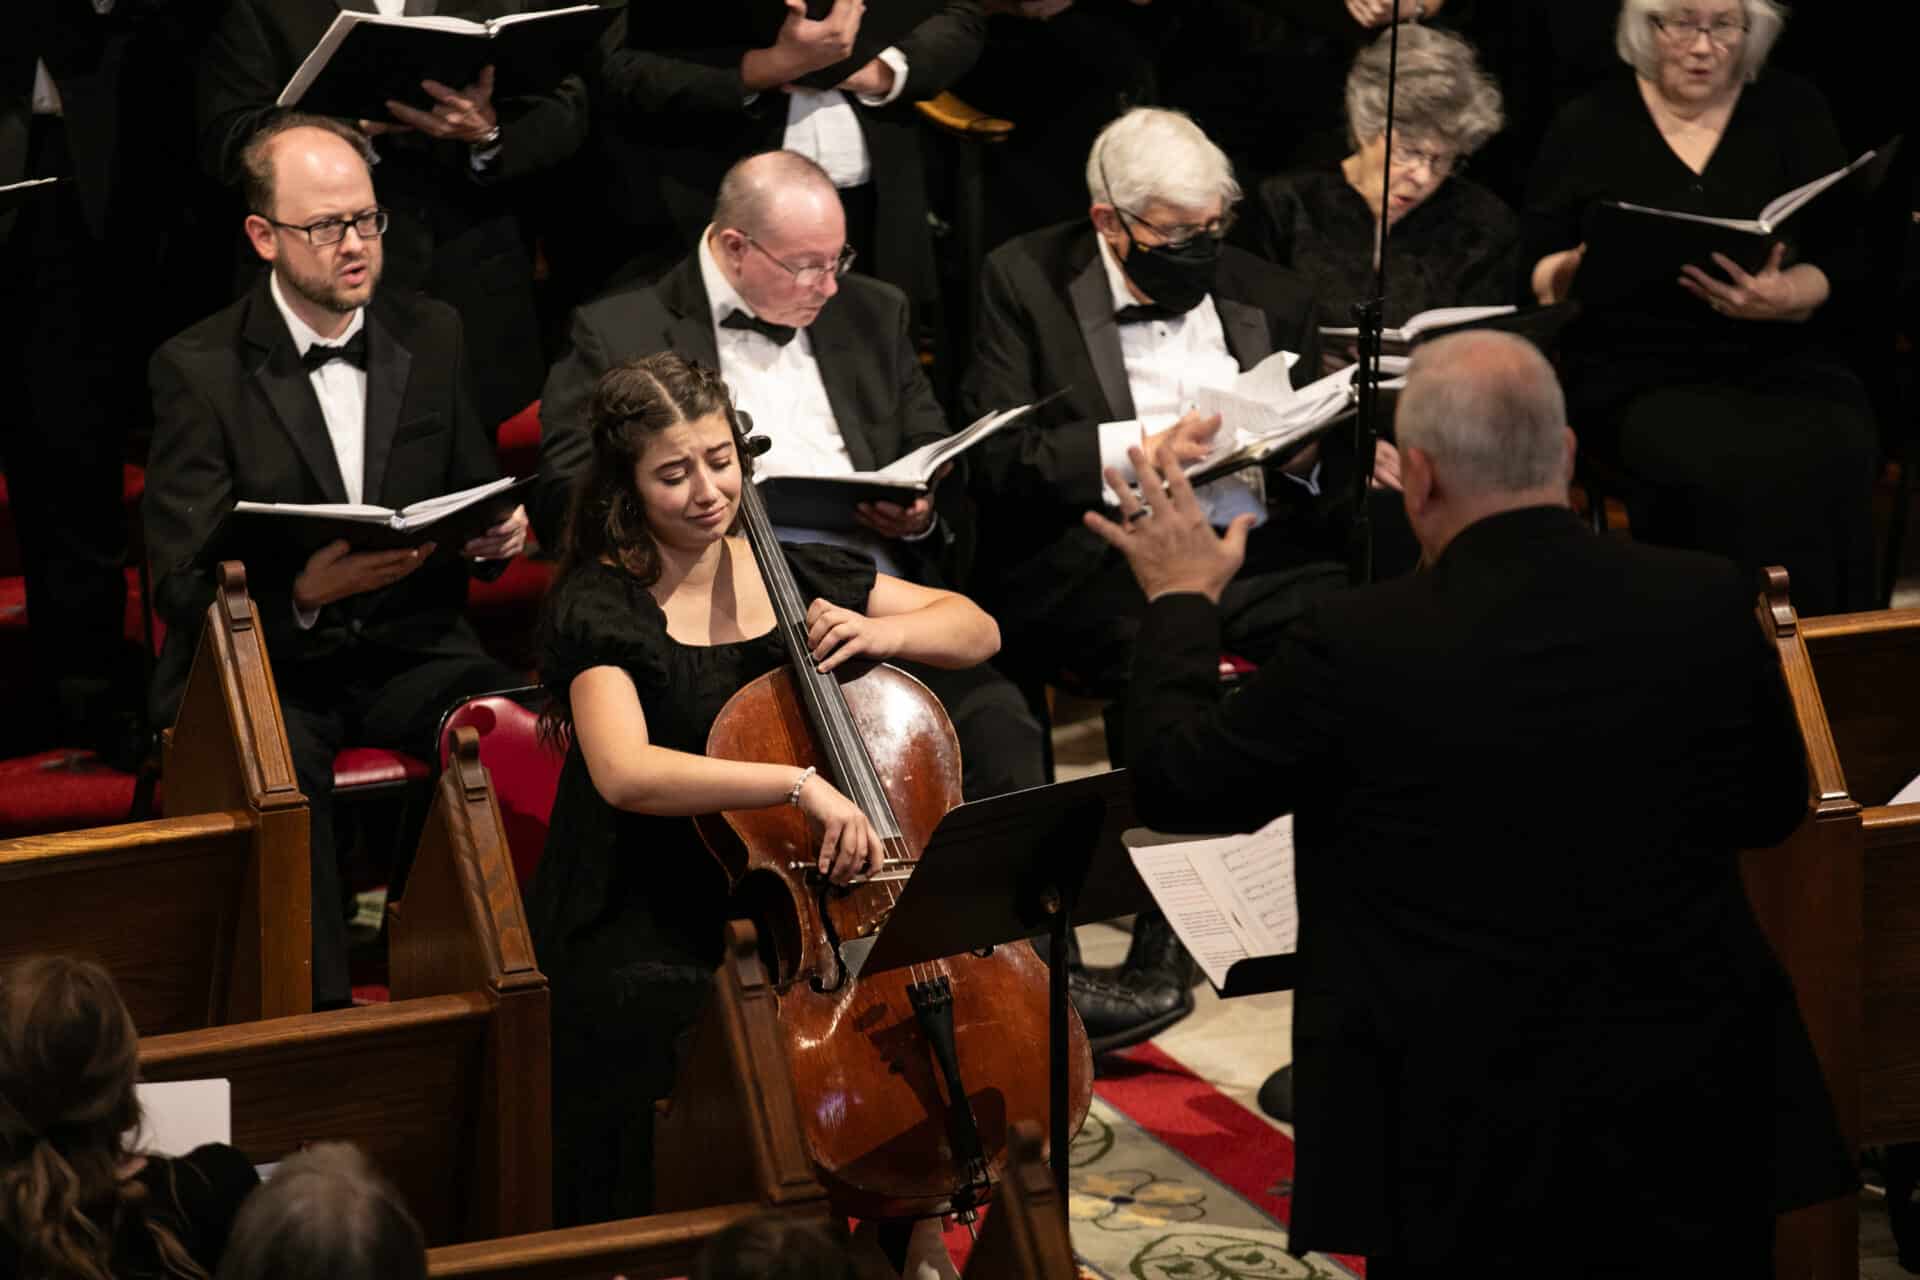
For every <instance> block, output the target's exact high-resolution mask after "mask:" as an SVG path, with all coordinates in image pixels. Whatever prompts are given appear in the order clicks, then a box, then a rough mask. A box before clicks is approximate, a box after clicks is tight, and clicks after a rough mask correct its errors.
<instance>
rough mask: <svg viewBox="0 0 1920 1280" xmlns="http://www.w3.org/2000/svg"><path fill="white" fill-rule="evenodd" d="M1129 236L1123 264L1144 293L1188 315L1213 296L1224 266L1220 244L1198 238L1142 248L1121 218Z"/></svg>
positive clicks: (1207, 238)
mask: <svg viewBox="0 0 1920 1280" xmlns="http://www.w3.org/2000/svg"><path fill="white" fill-rule="evenodd" d="M1119 216H1120V220H1121V221H1120V225H1121V226H1122V227H1124V228H1125V229H1126V232H1127V245H1128V249H1127V257H1126V260H1125V261H1124V262H1122V263H1121V264H1120V269H1121V270H1123V271H1125V272H1126V274H1127V279H1129V280H1131V281H1133V282H1134V284H1136V285H1138V286H1139V287H1140V292H1142V293H1144V294H1146V295H1147V296H1148V297H1149V298H1152V299H1153V300H1154V302H1156V303H1158V304H1159V305H1160V306H1163V307H1165V308H1166V309H1167V310H1169V311H1171V312H1174V313H1176V314H1179V315H1184V314H1186V313H1187V312H1189V311H1191V310H1193V309H1194V308H1195V307H1197V306H1199V305H1200V303H1201V300H1202V299H1204V298H1205V297H1206V296H1207V295H1208V294H1209V293H1212V292H1213V281H1214V276H1215V275H1216V274H1218V269H1219V266H1220V242H1219V241H1218V240H1215V239H1214V238H1213V237H1212V236H1209V235H1198V236H1195V237H1194V238H1193V239H1191V240H1189V241H1187V242H1186V243H1185V244H1180V245H1171V244H1141V243H1140V241H1139V239H1138V238H1137V237H1136V236H1135V235H1134V234H1133V228H1132V227H1130V226H1128V225H1127V219H1126V215H1124V214H1121V215H1119Z"/></svg>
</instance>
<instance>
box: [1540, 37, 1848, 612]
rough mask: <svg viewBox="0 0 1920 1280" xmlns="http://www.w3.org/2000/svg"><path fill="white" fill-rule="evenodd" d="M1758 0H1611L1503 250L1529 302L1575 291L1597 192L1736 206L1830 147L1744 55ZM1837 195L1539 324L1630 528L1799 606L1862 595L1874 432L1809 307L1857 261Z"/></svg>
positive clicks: (1817, 608)
mask: <svg viewBox="0 0 1920 1280" xmlns="http://www.w3.org/2000/svg"><path fill="white" fill-rule="evenodd" d="M1784 19H1785V12H1784V10H1783V9H1782V7H1781V6H1780V5H1779V4H1778V3H1776V0H1623V3H1622V4H1621V6H1620V14H1619V19H1618V22H1617V26H1616V34H1615V48H1616V49H1617V50H1618V52H1619V54H1620V58H1621V60H1622V61H1623V62H1625V63H1626V64H1627V66H1626V67H1625V68H1623V69H1622V71H1621V72H1620V74H1619V75H1618V76H1617V78H1616V79H1614V80H1613V81H1611V82H1609V83H1605V84H1602V85H1601V86H1600V87H1599V88H1597V89H1595V90H1594V91H1593V92H1591V93H1589V94H1588V95H1586V96H1585V97H1584V98H1581V99H1579V100H1577V101H1575V102H1573V103H1571V104H1569V105H1568V106H1567V107H1566V109H1565V110H1563V111H1562V112H1561V113H1560V116H1559V118H1558V119H1556V120H1555V122H1554V124H1553V127H1552V129H1550V130H1549V132H1548V134H1547V137H1546V140H1545V142H1544V144H1543V145H1542V147H1541V151H1540V157H1539V159H1538V160H1537V161H1536V162H1535V165H1534V169H1533V174H1532V178H1531V182H1530V184H1529V190H1528V196H1527V211H1526V219H1525V227H1524V238H1525V244H1524V248H1523V254H1522V258H1523V261H1524V262H1525V263H1526V264H1527V266H1528V267H1529V269H1530V281H1531V284H1532V289H1533V293H1534V296H1535V297H1536V298H1537V299H1538V300H1539V301H1541V302H1556V301H1559V300H1561V299H1563V298H1567V297H1573V298H1575V299H1578V298H1580V297H1581V294H1582V289H1581V282H1580V272H1581V262H1582V260H1583V258H1584V255H1585V252H1586V246H1585V243H1584V240H1585V231H1586V218H1587V214H1588V211H1589V210H1590V209H1591V208H1592V207H1593V206H1594V205H1596V204H1598V203H1600V202H1602V201H1609V200H1618V201H1627V202H1630V203H1634V204H1641V205H1650V206H1653V207H1655V208H1661V209H1672V210H1676V211H1679V212H1682V213H1689V214H1698V215H1705V216H1708V217H1720V218H1750V217H1752V216H1754V214H1755V212H1756V211H1757V210H1759V209H1760V208H1761V207H1762V206H1763V205H1765V204H1766V203H1767V202H1768V201H1769V200H1771V199H1773V198H1774V197H1775V196H1777V195H1780V194H1781V193H1782V192H1786V191H1790V190H1792V189H1793V188H1795V187H1797V186H1800V185H1801V184H1802V183H1805V182H1808V181H1811V180H1812V179H1814V178H1817V177H1820V176H1822V175H1824V174H1827V173H1830V172H1832V171H1833V170H1835V169H1837V168H1839V167H1840V166H1841V165H1843V164H1845V163H1846V162H1847V159H1848V156H1847V153H1846V151H1845V149H1844V147H1843V146H1842V144H1841V140H1840V134H1839V130H1838V129H1837V128H1836V127H1835V125H1834V121H1833V116H1832V113H1831V112H1830V111H1829V110H1828V108H1827V103H1826V100H1825V99H1824V98H1823V97H1822V96H1821V94H1820V92H1819V91H1818V90H1817V89H1815V88H1814V87H1813V86H1812V85H1811V84H1809V83H1807V82H1806V81H1803V80H1800V79H1798V78H1797V77H1795V76H1792V75H1789V74H1787V73H1784V72H1780V71H1772V70H1768V69H1767V68H1766V62H1767V55H1768V53H1769V52H1770V51H1771V50H1772V47H1773V44H1774V41H1775V39H1776V38H1777V37H1778V36H1779V34H1780V31H1781V26H1782V24H1783V22H1784ZM1857 214H1858V208H1857V204H1856V203H1855V202H1854V198H1853V196H1852V194H1851V193H1850V192H1848V191H1846V190H1844V189H1843V190H1837V191H1833V192H1830V193H1828V194H1826V195H1824V196H1822V197H1821V198H1820V199H1818V200H1816V201H1814V202H1813V203H1812V204H1811V205H1809V206H1807V207H1806V208H1805V209H1804V210H1802V211H1801V212H1800V213H1798V214H1796V215H1795V216H1794V218H1793V220H1792V221H1791V222H1790V223H1789V224H1788V225H1787V226H1786V228H1785V229H1784V234H1783V236H1782V237H1781V238H1780V239H1779V240H1778V242H1777V243H1775V244H1774V246H1773V248H1772V251H1771V254H1770V256H1769V257H1768V259H1767V260H1766V261H1765V262H1764V263H1763V264H1762V265H1761V266H1760V267H1759V268H1758V269H1756V270H1753V271H1747V270H1743V269H1742V268H1741V266H1740V265H1739V264H1738V263H1735V262H1733V261H1732V260H1731V259H1728V258H1725V257H1723V256H1721V255H1718V254H1716V255H1713V258H1712V260H1709V261H1704V262H1696V263H1693V264H1691V265H1688V266H1686V267H1684V268H1683V269H1682V271H1681V273H1680V275H1679V277H1678V278H1677V279H1661V280H1658V281H1656V282H1654V283H1652V284H1649V285H1647V286H1645V287H1643V288H1641V289H1639V290H1637V291H1635V292H1633V293H1631V294H1630V295H1629V296H1627V297H1624V298H1604V299H1600V300H1592V299H1590V300H1588V301H1587V304H1586V305H1585V308H1584V310H1583V311H1582V313H1581V315H1580V316H1579V318H1578V319H1576V320H1575V321H1574V322H1573V323H1572V324H1571V325H1569V326H1568V328H1567V329H1566V331H1565V332H1564V333H1563V335H1562V338H1561V363H1562V369H1561V374H1562V378H1563V380H1564V381H1565V383H1566V388H1567V396H1568V399H1569V401H1570V402H1571V406H1572V413H1573V421H1574V422H1575V423H1577V424H1578V426H1579V429H1580V432H1581V446H1582V449H1583V451H1584V453H1585V455H1586V456H1587V458H1588V459H1589V460H1590V462H1591V461H1598V462H1600V463H1603V464H1605V465H1606V466H1608V467H1609V468H1611V469H1613V470H1617V471H1621V472H1624V473H1625V479H1624V482H1623V486H1622V487H1623V488H1624V489H1625V493H1624V495H1623V496H1625V497H1626V499H1627V506H1628V515H1629V517H1630V519H1631V522H1632V525H1633V532H1634V536H1635V537H1637V538H1640V539H1642V540H1644V541H1652V542H1659V543H1664V544H1667V545H1672V546H1686V547H1697V548H1700V549H1703V550H1707V551H1715V552H1719V553H1720V554H1722V555H1725V556H1727V557H1729V558H1731V559H1733V560H1735V561H1738V562H1740V563H1742V564H1746V565H1750V566H1753V567H1756V568H1757V567H1760V566H1764V565H1771V564H1784V565H1785V566H1786V568H1787V570H1788V572H1789V573H1790V574H1791V575H1792V578H1793V596H1794V603H1795V604H1796V605H1797V606H1799V608H1800V611H1801V612H1802V613H1807V614H1812V613H1833V612H1845V611H1851V610H1858V609H1869V608H1873V607H1874V606H1875V605H1876V604H1877V603H1878V599H1879V595H1878V588H1877V585H1876V583H1875V581H1874V574H1873V564H1874V548H1873V528H1872V515H1871V497H1872V487H1873V472H1874V467H1875V463H1876V459H1877V456H1878V438H1877V433H1876V431H1875V428H1874V423H1873V415H1872V409H1871V406H1870V405H1869V403H1868V401H1867V398H1866V393H1865V390H1864V389H1863V388H1862V387H1861V385H1860V383H1859V381H1858V380H1857V379H1856V378H1855V377H1854V375H1853V374H1852V373H1851V372H1850V371H1849V369H1848V367H1847V363H1846V360H1845V358H1844V353H1843V347H1842V342H1843V341H1844V339H1843V335H1841V334H1840V333H1838V332H1837V331H1835V330H1834V329H1833V328H1832V327H1831V324H1830V320H1829V316H1830V313H1831V312H1832V311H1833V308H1832V307H1831V306H1830V305H1829V299H1830V298H1831V297H1832V296H1833V295H1834V294H1835V293H1836V291H1844V290H1845V289H1846V288H1847V287H1848V285H1849V284H1851V283H1854V282H1856V281H1859V280H1861V279H1862V278H1863V277H1864V275H1865V271H1866V258H1865V250H1864V245H1863V243H1862V240H1861V235H1860V230H1859V225H1858V218H1857Z"/></svg>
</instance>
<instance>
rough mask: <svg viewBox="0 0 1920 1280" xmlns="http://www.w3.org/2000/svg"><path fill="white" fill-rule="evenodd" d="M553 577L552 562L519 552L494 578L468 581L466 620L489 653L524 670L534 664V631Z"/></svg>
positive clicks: (530, 668) (531, 667)
mask: <svg viewBox="0 0 1920 1280" xmlns="http://www.w3.org/2000/svg"><path fill="white" fill-rule="evenodd" d="M552 581H553V562H552V561H551V560H533V559H529V558H528V557H526V556H517V557H515V558H514V559H513V560H512V561H510V562H509V563H508V564H507V571H506V572H505V573H503V574H501V575H500V576H499V577H498V578H495V579H494V580H493V581H491V582H487V581H484V580H482V579H480V578H473V579H470V580H469V581H468V583H467V621H468V622H470V623H472V624H473V629H474V630H475V631H476V632H478V633H479V635H480V643H481V644H483V645H485V646H486V650H487V652H488V653H490V654H492V655H493V656H494V657H496V658H498V659H499V660H500V661H502V662H504V663H506V664H507V665H508V666H510V667H513V668H515V669H516V670H521V671H531V670H533V667H534V655H533V632H534V627H535V626H536V624H538V622H539V621H540V602H541V601H542V600H545V599H546V598H547V585H548V584H549V583H550V582H552Z"/></svg>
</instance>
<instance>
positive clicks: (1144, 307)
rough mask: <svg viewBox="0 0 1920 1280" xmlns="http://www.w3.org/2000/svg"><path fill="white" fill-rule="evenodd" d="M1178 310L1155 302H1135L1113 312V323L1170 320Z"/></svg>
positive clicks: (1143, 322)
mask: <svg viewBox="0 0 1920 1280" xmlns="http://www.w3.org/2000/svg"><path fill="white" fill-rule="evenodd" d="M1179 314H1180V312H1178V311H1175V310H1174V309H1173V308H1171V307H1163V306H1161V305H1160V304H1159V303H1157V302H1136V303H1134V304H1133V305H1132V306H1127V307H1122V308H1120V309H1119V310H1118V311H1116V312H1114V313H1113V322H1114V323H1115V324H1145V323H1146V322H1147V321H1149V320H1171V319H1173V318H1174V317H1175V316H1178V315H1179Z"/></svg>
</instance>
